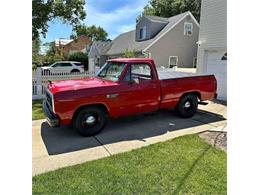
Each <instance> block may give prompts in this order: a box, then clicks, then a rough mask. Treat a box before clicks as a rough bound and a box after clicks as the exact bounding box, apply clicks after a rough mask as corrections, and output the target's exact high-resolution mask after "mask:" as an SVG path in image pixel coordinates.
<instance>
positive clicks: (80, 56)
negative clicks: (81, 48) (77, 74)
mask: <svg viewBox="0 0 260 195" xmlns="http://www.w3.org/2000/svg"><path fill="white" fill-rule="evenodd" d="M68 60H69V61H77V62H81V63H82V64H84V67H85V70H88V55H87V54H85V53H83V52H76V53H73V54H70V55H69V58H68Z"/></svg>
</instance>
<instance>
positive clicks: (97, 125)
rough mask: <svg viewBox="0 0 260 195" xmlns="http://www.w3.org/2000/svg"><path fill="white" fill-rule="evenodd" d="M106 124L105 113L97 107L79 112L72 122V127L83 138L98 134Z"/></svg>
mask: <svg viewBox="0 0 260 195" xmlns="http://www.w3.org/2000/svg"><path fill="white" fill-rule="evenodd" d="M105 123H106V114H105V112H104V111H103V110H102V109H100V108H97V107H87V108H84V109H83V110H81V111H80V112H79V113H78V114H77V115H76V117H75V118H74V120H73V127H74V128H75V129H77V131H78V132H79V133H80V134H81V135H83V136H92V135H95V134H98V133H99V132H100V131H101V130H102V129H103V127H104V126H105Z"/></svg>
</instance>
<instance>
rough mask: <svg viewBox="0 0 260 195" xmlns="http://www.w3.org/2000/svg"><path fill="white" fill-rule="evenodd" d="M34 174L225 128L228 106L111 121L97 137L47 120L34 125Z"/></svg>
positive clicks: (216, 104) (209, 106) (212, 105)
mask: <svg viewBox="0 0 260 195" xmlns="http://www.w3.org/2000/svg"><path fill="white" fill-rule="evenodd" d="M32 126H33V128H32V165H33V170H32V173H33V175H37V174H41V173H44V172H48V171H52V170H55V169H58V168H62V167H66V166H71V165H75V164H80V163H83V162H86V161H91V160H95V159H99V158H103V157H107V156H110V155H113V154H117V153H121V152H125V151H129V150H132V149H136V148H140V147H143V146H147V145H149V144H153V143H156V142H161V141H165V140H169V139H172V138H175V137H178V136H181V135H185V134H192V133H199V132H202V131H206V130H217V131H219V130H221V131H222V130H226V106H225V105H223V104H220V103H218V102H217V103H216V102H209V104H208V105H206V106H201V105H200V106H199V111H198V112H197V114H196V115H195V116H194V117H192V118H190V119H182V118H179V117H178V116H177V115H176V114H175V113H174V112H172V111H160V112H158V113H155V114H149V115H140V116H132V117H125V118H120V119H115V120H112V121H110V122H109V123H108V125H107V126H106V127H105V129H104V130H103V131H102V132H101V133H100V134H99V135H96V136H93V137H82V136H80V135H79V134H78V133H77V132H76V131H75V130H73V129H70V128H68V127H65V126H63V127H60V128H51V127H50V126H49V125H48V124H47V123H46V122H45V120H38V121H33V124H32Z"/></svg>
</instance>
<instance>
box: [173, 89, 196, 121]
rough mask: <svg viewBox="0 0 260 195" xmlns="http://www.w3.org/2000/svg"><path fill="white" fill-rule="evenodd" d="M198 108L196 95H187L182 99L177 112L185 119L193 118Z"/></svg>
mask: <svg viewBox="0 0 260 195" xmlns="http://www.w3.org/2000/svg"><path fill="white" fill-rule="evenodd" d="M197 108H198V97H197V96H196V95H194V94H187V95H185V96H183V97H182V98H181V100H180V101H179V103H178V105H177V111H178V113H179V115H180V116H181V117H183V118H189V117H192V116H193V115H194V114H195V113H196V111H197Z"/></svg>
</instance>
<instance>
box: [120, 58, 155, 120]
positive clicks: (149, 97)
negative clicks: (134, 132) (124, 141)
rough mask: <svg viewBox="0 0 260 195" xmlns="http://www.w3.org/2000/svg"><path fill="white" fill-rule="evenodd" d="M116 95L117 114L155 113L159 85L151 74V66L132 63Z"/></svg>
mask: <svg viewBox="0 0 260 195" xmlns="http://www.w3.org/2000/svg"><path fill="white" fill-rule="evenodd" d="M127 68H128V69H127V72H126V74H125V76H124V79H123V81H122V82H121V84H120V85H121V86H120V91H119V94H118V102H120V105H119V107H118V112H119V113H120V115H121V116H122V115H130V114H137V113H145V112H151V111H156V110H158V109H159V104H160V83H159V82H158V80H157V79H156V77H155V75H154V74H153V72H152V69H151V65H150V64H145V63H141V64H140V63H133V64H129V65H128V67H127Z"/></svg>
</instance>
